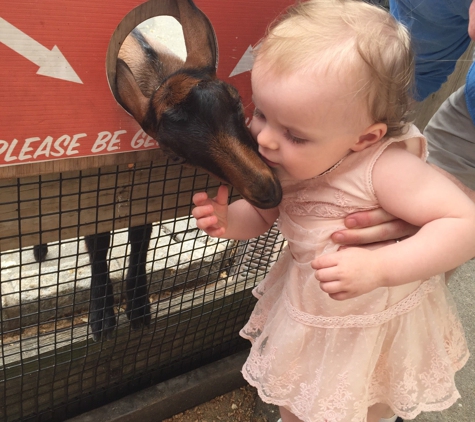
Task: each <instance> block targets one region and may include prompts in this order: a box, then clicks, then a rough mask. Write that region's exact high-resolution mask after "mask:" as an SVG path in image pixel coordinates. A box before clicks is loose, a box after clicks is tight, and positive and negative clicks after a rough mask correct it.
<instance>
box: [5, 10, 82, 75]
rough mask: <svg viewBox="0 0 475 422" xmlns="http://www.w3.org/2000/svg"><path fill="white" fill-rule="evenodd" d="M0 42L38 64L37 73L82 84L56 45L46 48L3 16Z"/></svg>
mask: <svg viewBox="0 0 475 422" xmlns="http://www.w3.org/2000/svg"><path fill="white" fill-rule="evenodd" d="M0 42H1V43H3V44H5V45H6V46H7V47H10V48H11V49H12V50H13V51H15V52H16V53H18V54H21V55H22V56H23V57H25V58H26V59H28V60H29V61H30V62H33V63H35V64H36V65H37V66H39V67H40V68H39V69H38V72H36V73H37V74H38V75H43V76H49V77H51V78H57V79H64V80H65V81H70V82H76V83H78V84H82V81H81V79H80V78H79V76H78V75H77V73H76V72H75V71H74V69H73V68H72V67H71V65H70V64H69V63H68V61H67V60H66V58H65V57H64V56H63V54H62V53H61V51H59V49H58V47H56V46H54V47H53V48H52V50H48V49H47V48H46V47H44V46H43V45H41V44H40V43H39V42H37V41H35V40H34V39H33V38H31V37H29V36H28V35H26V34H25V33H24V32H22V31H20V30H19V29H18V28H16V27H15V26H13V25H12V24H10V23H8V22H7V21H6V20H5V19H3V18H0Z"/></svg>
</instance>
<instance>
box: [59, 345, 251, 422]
mask: <svg viewBox="0 0 475 422" xmlns="http://www.w3.org/2000/svg"><path fill="white" fill-rule="evenodd" d="M248 354H249V351H248V350H244V351H242V352H239V353H236V354H234V355H232V356H229V357H227V358H224V359H222V360H219V361H217V362H214V363H212V364H209V365H205V366H202V367H200V368H198V369H196V370H194V371H191V372H188V373H186V374H183V375H181V376H179V377H176V378H172V379H170V380H168V381H165V382H163V383H160V384H157V385H155V386H153V387H150V388H147V389H145V390H143V391H139V392H138V393H134V394H131V395H129V396H127V397H124V398H123V399H121V400H117V401H115V402H113V403H110V404H108V405H105V406H102V407H101V408H99V409H95V410H92V411H90V412H87V413H84V414H82V415H80V416H77V417H75V418H72V419H68V421H67V422H97V421H101V422H136V421H138V420H143V421H157V422H159V421H162V420H164V419H167V418H170V417H172V416H173V415H176V414H177V413H181V412H183V411H185V410H187V409H190V408H192V407H195V406H197V405H199V404H201V403H205V402H207V401H209V400H211V399H213V398H215V397H217V396H219V395H222V394H226V393H228V392H230V391H233V390H235V389H237V388H240V387H242V386H244V385H246V381H245V380H244V378H243V377H242V375H241V368H242V365H243V364H244V361H245V360H246V358H247V356H248Z"/></svg>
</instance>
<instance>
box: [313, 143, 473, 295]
mask: <svg viewBox="0 0 475 422" xmlns="http://www.w3.org/2000/svg"><path fill="white" fill-rule="evenodd" d="M373 186H374V189H375V192H376V195H377V197H378V200H379V202H380V204H381V206H382V208H383V209H384V210H386V211H387V212H389V213H391V214H392V215H394V216H396V217H398V218H401V219H403V220H405V221H407V222H409V223H411V224H413V225H415V226H421V229H420V230H419V231H418V232H417V233H416V234H415V235H414V236H411V237H409V238H407V239H405V240H403V241H401V242H398V243H394V244H391V245H389V246H385V247H382V248H379V249H375V250H367V249H362V248H349V249H345V250H342V251H340V252H336V253H332V254H328V255H324V256H321V257H319V258H317V259H315V260H314V261H313V262H312V267H313V268H314V269H315V270H316V272H315V277H316V278H317V279H318V280H319V281H320V285H321V288H322V290H324V291H325V292H327V293H328V294H329V295H330V296H331V297H333V298H334V299H337V300H343V299H348V298H351V297H355V296H359V295H361V294H363V293H367V292H369V291H371V290H373V289H375V288H377V287H381V286H396V285H401V284H405V283H409V282H412V281H416V280H420V279H427V278H429V277H431V276H433V275H435V274H439V273H443V272H446V271H449V270H451V269H453V268H455V267H457V266H458V265H460V264H462V263H464V262H465V261H467V260H469V259H471V258H472V257H473V256H475V204H474V203H473V202H472V201H470V199H469V198H468V197H467V196H466V195H465V194H464V193H463V192H462V191H461V190H460V189H459V188H457V187H456V186H455V184H453V183H452V182H451V181H449V180H448V179H447V178H445V177H444V176H442V175H441V174H440V173H439V172H437V171H435V170H434V169H432V168H431V167H430V166H429V165H428V164H426V163H424V162H422V161H421V160H420V159H419V158H418V157H416V156H414V155H412V154H410V153H408V152H407V151H405V150H403V149H401V148H398V147H394V148H388V150H387V151H385V152H384V153H383V154H382V156H381V157H380V158H379V159H378V161H377V162H376V164H375V167H374V169H373Z"/></svg>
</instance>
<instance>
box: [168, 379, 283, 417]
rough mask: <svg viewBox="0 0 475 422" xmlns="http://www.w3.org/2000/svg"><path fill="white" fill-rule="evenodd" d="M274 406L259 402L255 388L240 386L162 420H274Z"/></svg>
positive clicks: (276, 413)
mask: <svg viewBox="0 0 475 422" xmlns="http://www.w3.org/2000/svg"><path fill="white" fill-rule="evenodd" d="M277 419H279V412H278V410H277V408H276V407H275V406H269V405H266V404H264V403H262V402H261V400H259V398H258V396H257V392H256V389H255V388H252V387H250V386H246V387H241V388H239V389H237V390H234V391H231V392H230V393H227V394H224V395H222V396H219V397H216V398H215V399H213V400H210V401H209V402H206V403H203V404H202V405H199V406H196V407H194V408H192V409H189V410H187V411H186V412H183V413H179V414H177V415H175V416H173V417H172V418H170V419H165V420H164V421H163V422H221V421H226V422H230V421H232V422H276V421H277Z"/></svg>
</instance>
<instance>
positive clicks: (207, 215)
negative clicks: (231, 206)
mask: <svg viewBox="0 0 475 422" xmlns="http://www.w3.org/2000/svg"><path fill="white" fill-rule="evenodd" d="M193 203H194V204H195V205H196V207H195V208H194V209H193V211H192V214H193V217H195V218H196V225H197V227H198V228H199V229H201V230H203V231H205V232H206V233H207V234H208V235H210V236H213V237H220V236H223V235H224V233H225V232H226V229H227V227H228V219H227V217H228V188H227V187H226V186H224V185H221V186H220V187H219V189H218V193H217V194H216V197H215V198H212V199H211V198H209V197H208V194H206V193H205V192H200V193H196V194H195V195H193Z"/></svg>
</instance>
